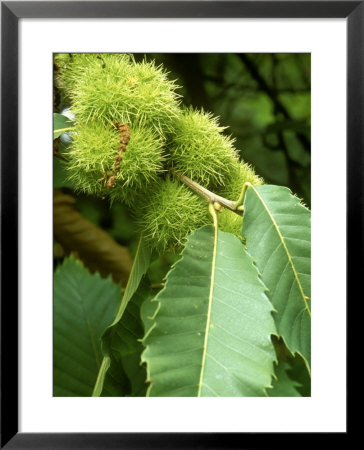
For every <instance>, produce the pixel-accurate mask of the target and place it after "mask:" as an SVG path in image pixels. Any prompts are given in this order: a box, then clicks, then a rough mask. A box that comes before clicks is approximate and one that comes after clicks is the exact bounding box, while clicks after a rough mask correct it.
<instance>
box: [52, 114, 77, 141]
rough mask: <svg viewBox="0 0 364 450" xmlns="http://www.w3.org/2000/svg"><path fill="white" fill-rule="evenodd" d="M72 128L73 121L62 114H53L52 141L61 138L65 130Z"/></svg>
mask: <svg viewBox="0 0 364 450" xmlns="http://www.w3.org/2000/svg"><path fill="white" fill-rule="evenodd" d="M72 126H73V121H72V120H70V119H69V118H68V117H66V116H64V115H63V114H57V113H54V114H53V139H57V138H58V137H59V136H61V134H62V133H64V132H65V130H69V128H71V127H72Z"/></svg>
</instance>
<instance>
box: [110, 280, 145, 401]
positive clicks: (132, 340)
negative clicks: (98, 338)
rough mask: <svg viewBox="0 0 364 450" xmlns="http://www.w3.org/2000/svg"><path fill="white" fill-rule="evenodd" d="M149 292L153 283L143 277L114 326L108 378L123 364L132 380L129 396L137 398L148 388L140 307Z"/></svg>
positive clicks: (124, 369) (116, 372)
mask: <svg viewBox="0 0 364 450" xmlns="http://www.w3.org/2000/svg"><path fill="white" fill-rule="evenodd" d="M149 295H150V283H149V281H148V280H147V279H143V280H142V281H141V283H140V284H139V287H138V289H137V291H136V292H135V293H134V295H133V297H132V298H131V299H130V301H129V303H128V305H127V307H126V310H125V312H124V314H123V316H122V317H121V319H120V321H119V322H118V323H117V324H115V325H114V327H113V329H112V332H111V333H110V336H109V340H110V348H111V355H110V369H109V371H108V373H107V375H106V379H105V380H106V382H108V380H109V377H112V375H113V374H114V376H115V374H116V376H118V373H119V372H120V367H122V368H123V371H124V372H125V374H126V376H127V378H128V380H129V390H128V393H127V395H128V396H129V395H130V396H133V397H141V396H145V393H146V390H147V383H146V378H147V376H146V370H145V366H142V365H141V362H140V356H141V353H142V351H143V345H142V343H141V339H142V338H143V336H144V328H143V323H142V319H141V314H140V310H141V305H142V303H143V302H144V301H145V300H146V299H147V298H148V296H149ZM118 367H119V369H118ZM103 395H104V392H103Z"/></svg>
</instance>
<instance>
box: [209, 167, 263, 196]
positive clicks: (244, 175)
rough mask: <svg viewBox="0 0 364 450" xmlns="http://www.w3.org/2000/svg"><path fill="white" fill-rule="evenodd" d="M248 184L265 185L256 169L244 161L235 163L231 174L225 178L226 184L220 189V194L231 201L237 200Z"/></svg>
mask: <svg viewBox="0 0 364 450" xmlns="http://www.w3.org/2000/svg"><path fill="white" fill-rule="evenodd" d="M246 182H249V183H251V184H252V185H254V186H259V185H261V184H264V180H263V178H261V177H259V176H258V175H257V174H256V173H255V171H254V169H253V168H252V167H251V166H250V165H249V164H247V163H245V162H243V161H235V163H234V166H233V167H232V169H231V171H230V173H229V174H228V175H227V176H226V177H225V179H224V184H223V186H222V187H221V188H219V189H218V192H217V193H218V194H219V195H221V196H222V197H225V198H227V199H229V200H237V199H238V198H239V196H240V194H241V191H242V189H243V186H244V184H245V183H246Z"/></svg>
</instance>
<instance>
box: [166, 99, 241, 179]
mask: <svg viewBox="0 0 364 450" xmlns="http://www.w3.org/2000/svg"><path fill="white" fill-rule="evenodd" d="M224 129H225V128H224V127H220V126H219V124H218V120H217V118H216V117H213V116H212V115H211V114H210V113H206V112H204V111H203V110H201V111H198V110H194V109H192V108H190V109H186V110H184V111H183V113H182V114H181V115H180V116H179V117H178V118H177V119H176V120H175V126H174V132H173V136H172V142H171V144H170V146H169V152H170V154H171V161H172V165H173V167H174V168H175V169H176V170H178V171H179V172H181V173H182V174H183V175H186V176H188V177H189V178H191V179H192V180H193V181H196V182H197V183H200V184H202V185H203V186H205V187H206V188H213V187H214V186H216V185H221V184H222V183H223V180H224V178H225V177H226V176H228V174H229V172H230V171H231V170H232V169H233V168H234V167H235V165H236V162H237V161H238V159H237V153H236V150H235V149H234V146H233V143H234V140H233V139H232V138H231V137H229V136H226V135H224V134H222V132H223V131H224Z"/></svg>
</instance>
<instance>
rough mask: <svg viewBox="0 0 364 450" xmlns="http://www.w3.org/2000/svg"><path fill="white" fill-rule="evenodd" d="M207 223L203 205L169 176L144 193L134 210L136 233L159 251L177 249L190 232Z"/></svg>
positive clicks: (208, 220) (205, 206) (208, 217)
mask: <svg viewBox="0 0 364 450" xmlns="http://www.w3.org/2000/svg"><path fill="white" fill-rule="evenodd" d="M209 223H211V216H210V214H209V212H208V204H207V202H206V201H205V200H203V199H202V198H200V197H198V196H197V195H196V194H194V193H193V192H192V191H191V190H190V189H189V188H188V187H186V186H185V185H183V184H181V183H180V182H179V181H177V180H174V179H172V178H169V177H168V178H167V179H166V180H161V181H160V182H159V183H158V184H157V185H156V186H155V187H154V188H153V189H152V190H150V191H149V192H148V193H147V195H146V196H145V198H144V203H143V204H142V205H141V206H140V207H139V210H138V211H137V224H138V226H139V229H140V231H141V232H142V234H143V236H144V238H145V239H146V240H147V242H148V243H149V244H150V246H151V247H152V248H154V249H156V250H158V251H160V252H163V251H165V250H167V249H173V248H174V249H178V248H180V246H181V245H183V244H184V243H185V241H186V239H187V236H188V235H189V234H190V233H192V232H193V231H194V230H196V229H197V228H199V227H201V226H202V225H206V224H209Z"/></svg>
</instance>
